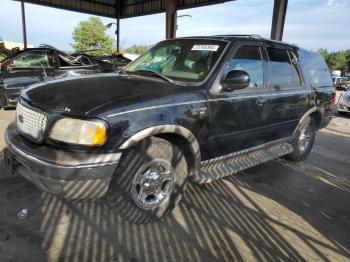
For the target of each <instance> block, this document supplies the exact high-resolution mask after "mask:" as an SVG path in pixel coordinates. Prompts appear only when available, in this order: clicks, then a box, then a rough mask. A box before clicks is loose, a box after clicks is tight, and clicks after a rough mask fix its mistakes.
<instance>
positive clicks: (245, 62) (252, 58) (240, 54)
mask: <svg viewBox="0 0 350 262" xmlns="http://www.w3.org/2000/svg"><path fill="white" fill-rule="evenodd" d="M232 70H243V71H246V72H247V73H248V74H249V76H250V83H249V87H250V88H263V87H264V73H263V61H262V57H261V52H260V48H259V47H257V46H243V47H241V48H240V49H238V51H237V52H236V54H235V55H234V56H233V58H232V59H231V60H230V61H229V63H228V65H227V73H228V72H229V71H232Z"/></svg>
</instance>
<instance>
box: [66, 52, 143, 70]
mask: <svg viewBox="0 0 350 262" xmlns="http://www.w3.org/2000/svg"><path fill="white" fill-rule="evenodd" d="M90 51H94V50H89V51H83V52H80V53H75V54H73V56H78V55H85V56H87V57H88V58H89V59H90V60H91V61H93V62H95V63H98V64H99V65H100V66H101V71H102V72H103V73H109V72H118V71H119V70H121V69H122V68H123V67H125V66H126V65H128V64H129V63H130V62H132V61H133V60H135V59H136V58H135V57H134V56H135V55H129V54H112V55H103V56H93V55H90V54H89V52H90Z"/></svg>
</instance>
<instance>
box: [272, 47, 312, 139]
mask: <svg viewBox="0 0 350 262" xmlns="http://www.w3.org/2000/svg"><path fill="white" fill-rule="evenodd" d="M266 51H267V54H268V63H267V64H268V86H269V89H270V90H271V130H272V132H271V138H270V140H276V139H280V138H285V137H288V136H291V135H292V134H293V132H294V130H295V128H296V127H297V125H298V122H299V119H300V114H301V112H302V111H303V110H304V107H306V104H307V99H308V95H307V90H306V89H305V85H304V82H303V79H302V75H301V71H300V68H299V66H298V62H297V57H296V55H295V52H294V51H293V50H292V49H286V48H285V47H284V46H267V48H266Z"/></svg>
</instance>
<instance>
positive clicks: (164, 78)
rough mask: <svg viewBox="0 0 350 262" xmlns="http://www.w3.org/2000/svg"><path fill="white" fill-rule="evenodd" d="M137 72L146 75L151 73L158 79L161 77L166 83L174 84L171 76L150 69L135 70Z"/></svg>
mask: <svg viewBox="0 0 350 262" xmlns="http://www.w3.org/2000/svg"><path fill="white" fill-rule="evenodd" d="M136 72H137V73H141V74H148V75H153V76H156V77H158V78H160V79H163V80H164V81H166V82H168V83H171V84H174V80H172V79H171V78H169V77H167V76H165V75H162V74H160V73H158V72H155V71H151V70H136Z"/></svg>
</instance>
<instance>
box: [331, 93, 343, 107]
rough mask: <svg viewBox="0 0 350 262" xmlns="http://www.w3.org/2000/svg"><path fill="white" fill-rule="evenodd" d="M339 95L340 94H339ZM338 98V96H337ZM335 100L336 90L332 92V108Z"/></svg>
mask: <svg viewBox="0 0 350 262" xmlns="http://www.w3.org/2000/svg"><path fill="white" fill-rule="evenodd" d="M340 96H341V95H340ZM339 98H340V97H339ZM335 100H336V92H332V104H333V108H334V107H335V104H336V103H335Z"/></svg>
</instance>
